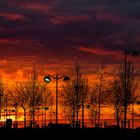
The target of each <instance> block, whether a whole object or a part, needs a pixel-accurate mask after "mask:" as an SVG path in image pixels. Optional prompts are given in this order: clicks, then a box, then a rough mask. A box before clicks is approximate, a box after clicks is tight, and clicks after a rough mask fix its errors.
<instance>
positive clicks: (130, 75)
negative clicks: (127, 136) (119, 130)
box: [119, 61, 138, 127]
mask: <svg viewBox="0 0 140 140" xmlns="http://www.w3.org/2000/svg"><path fill="white" fill-rule="evenodd" d="M119 78H120V81H121V85H122V94H123V102H124V109H125V111H124V115H126V120H127V110H128V106H129V105H131V104H132V103H134V102H135V101H136V100H137V95H136V89H137V85H138V83H137V82H136V70H135V67H134V64H133V63H132V62H131V61H128V62H127V65H126V66H125V69H124V66H123V65H122V66H121V68H120V73H119ZM124 121H125V120H124ZM124 125H126V123H125V124H124ZM125 127H126V126H125Z"/></svg>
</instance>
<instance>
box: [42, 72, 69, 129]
mask: <svg viewBox="0 0 140 140" xmlns="http://www.w3.org/2000/svg"><path fill="white" fill-rule="evenodd" d="M51 78H53V79H55V80H56V127H57V126H58V80H59V79H62V78H63V81H68V80H70V78H69V77H68V76H66V75H64V76H61V77H58V74H56V76H55V77H54V76H52V75H47V76H45V77H44V81H45V82H47V83H48V82H50V81H51Z"/></svg>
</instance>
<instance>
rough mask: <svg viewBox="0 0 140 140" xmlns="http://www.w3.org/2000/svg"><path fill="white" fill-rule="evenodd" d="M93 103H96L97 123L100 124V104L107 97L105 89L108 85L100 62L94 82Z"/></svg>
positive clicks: (106, 89)
mask: <svg viewBox="0 0 140 140" xmlns="http://www.w3.org/2000/svg"><path fill="white" fill-rule="evenodd" d="M93 91H95V95H96V96H95V100H96V101H95V103H97V105H96V107H97V112H96V113H97V115H98V116H97V119H98V124H100V117H101V105H103V104H104V103H105V101H106V100H107V98H105V97H106V96H107V91H108V85H107V80H106V72H105V66H104V64H101V66H100V68H99V71H98V73H97V82H96V84H95V90H93Z"/></svg>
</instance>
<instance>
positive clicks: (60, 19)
mask: <svg viewBox="0 0 140 140" xmlns="http://www.w3.org/2000/svg"><path fill="white" fill-rule="evenodd" d="M88 19H89V16H86V15H85V16H84V15H83V16H76V15H72V16H62V15H61V16H56V17H53V18H52V19H51V22H52V23H53V24H62V23H63V24H64V23H68V22H75V21H85V20H88Z"/></svg>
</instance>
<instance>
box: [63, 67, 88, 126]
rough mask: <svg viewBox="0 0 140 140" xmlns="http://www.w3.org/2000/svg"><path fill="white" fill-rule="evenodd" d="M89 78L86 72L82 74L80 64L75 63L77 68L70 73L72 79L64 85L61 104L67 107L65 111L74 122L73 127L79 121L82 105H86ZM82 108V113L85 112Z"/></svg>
mask: <svg viewBox="0 0 140 140" xmlns="http://www.w3.org/2000/svg"><path fill="white" fill-rule="evenodd" d="M88 89H89V88H88V79H87V78H86V76H85V75H84V74H82V72H81V69H80V65H79V64H76V65H75V70H74V71H73V72H72V73H71V74H70V81H69V82H68V83H67V84H65V85H63V93H62V94H61V96H62V103H61V105H62V106H63V107H65V108H64V109H65V111H64V113H67V116H68V118H69V120H70V122H71V123H72V125H73V127H74V124H75V117H77V118H76V122H77V121H79V118H78V115H79V111H80V109H81V108H82V107H84V104H85V100H86V99H87V97H88V96H87V94H88ZM83 109H84V108H82V113H84V112H83V111H84V110H83ZM77 123H78V122H77Z"/></svg>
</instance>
